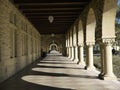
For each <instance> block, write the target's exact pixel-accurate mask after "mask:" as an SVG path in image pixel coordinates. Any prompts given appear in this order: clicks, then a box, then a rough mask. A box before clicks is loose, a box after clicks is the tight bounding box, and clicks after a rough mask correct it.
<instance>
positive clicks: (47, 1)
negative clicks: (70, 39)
mask: <svg viewBox="0 0 120 90" xmlns="http://www.w3.org/2000/svg"><path fill="white" fill-rule="evenodd" d="M90 1H91V0H13V2H14V3H15V5H16V6H17V7H18V8H19V9H20V11H21V12H23V14H24V15H25V16H26V17H27V18H28V20H29V21H30V22H32V23H33V25H34V26H35V27H36V28H37V29H38V31H39V32H40V33H41V34H51V33H54V34H64V33H66V31H67V30H68V29H69V28H70V26H71V25H72V23H73V22H74V21H75V20H76V18H77V17H78V16H79V14H80V13H81V12H82V11H83V10H84V9H85V7H86V6H87V5H88V4H89V3H90ZM49 16H53V17H54V20H53V22H52V23H50V22H49V20H48V17H49Z"/></svg>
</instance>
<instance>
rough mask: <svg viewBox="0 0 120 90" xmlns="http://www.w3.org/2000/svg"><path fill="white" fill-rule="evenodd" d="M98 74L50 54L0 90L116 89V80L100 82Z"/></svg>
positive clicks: (0, 86)
mask: <svg viewBox="0 0 120 90" xmlns="http://www.w3.org/2000/svg"><path fill="white" fill-rule="evenodd" d="M97 75H98V72H94V71H93V72H91V71H88V70H84V69H83V68H81V67H80V65H76V64H75V63H74V62H72V61H71V60H69V59H68V58H66V57H63V56H62V55H60V54H59V53H58V52H55V51H54V52H52V53H50V54H48V55H47V57H46V58H44V59H43V60H42V61H39V60H38V61H37V62H35V63H34V64H32V65H31V66H29V67H27V68H26V69H25V70H23V71H22V72H20V73H18V74H16V75H15V76H14V77H12V78H10V79H8V80H7V81H6V82H5V83H3V84H1V85H0V90H27V89H28V90H119V89H120V83H118V82H117V81H103V80H99V79H98V78H97Z"/></svg>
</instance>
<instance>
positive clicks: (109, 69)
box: [103, 39, 117, 80]
mask: <svg viewBox="0 0 120 90" xmlns="http://www.w3.org/2000/svg"><path fill="white" fill-rule="evenodd" d="M113 42H114V39H103V44H104V49H105V56H104V65H105V73H104V76H103V79H104V80H117V79H116V76H115V75H114V73H113V64H112V44H113Z"/></svg>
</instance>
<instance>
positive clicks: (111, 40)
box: [102, 38, 115, 44]
mask: <svg viewBox="0 0 120 90" xmlns="http://www.w3.org/2000/svg"><path fill="white" fill-rule="evenodd" d="M114 42H115V38H103V39H102V43H104V44H114Z"/></svg>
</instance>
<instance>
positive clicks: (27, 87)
mask: <svg viewBox="0 0 120 90" xmlns="http://www.w3.org/2000/svg"><path fill="white" fill-rule="evenodd" d="M0 90H73V89H69V88H57V87H51V86H45V85H37V84H33V83H29V82H26V81H23V80H21V79H20V78H17V79H13V80H11V81H6V82H5V83H3V84H1V85H0Z"/></svg>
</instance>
